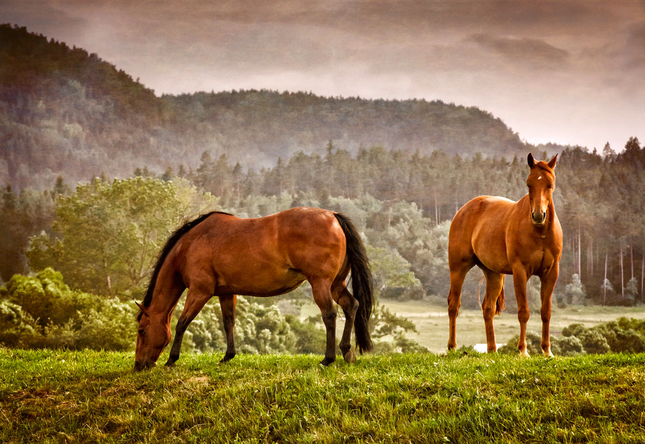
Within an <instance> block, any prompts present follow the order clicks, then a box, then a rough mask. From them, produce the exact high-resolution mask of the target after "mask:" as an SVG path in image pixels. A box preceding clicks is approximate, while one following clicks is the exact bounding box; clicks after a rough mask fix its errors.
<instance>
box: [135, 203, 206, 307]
mask: <svg viewBox="0 0 645 444" xmlns="http://www.w3.org/2000/svg"><path fill="white" fill-rule="evenodd" d="M213 213H219V211H213V212H211V213H208V214H202V215H201V216H199V217H198V218H197V219H195V220H192V221H190V222H187V223H185V224H184V225H183V226H181V227H180V228H178V229H177V231H175V232H174V233H173V234H172V235H171V236H170V237H169V238H168V240H167V241H166V245H164V247H163V249H162V250H161V253H160V254H159V259H157V263H156V264H155V269H154V271H153V272H152V277H151V278H150V283H149V284H148V290H147V291H146V296H145V297H144V298H143V306H144V307H149V306H150V303H151V302H152V295H153V294H154V291H155V285H156V283H157V278H158V277H159V272H160V271H161V267H162V265H163V263H164V262H165V261H166V258H167V257H168V254H169V253H170V251H171V250H172V248H173V247H174V246H175V245H176V244H177V242H178V241H179V239H181V237H182V236H183V235H184V234H186V233H188V232H189V231H190V230H191V229H192V228H193V227H195V226H196V225H197V224H199V223H201V222H203V221H204V220H205V219H206V218H207V217H209V216H210V215H211V214H213Z"/></svg>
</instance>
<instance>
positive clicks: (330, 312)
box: [309, 279, 336, 365]
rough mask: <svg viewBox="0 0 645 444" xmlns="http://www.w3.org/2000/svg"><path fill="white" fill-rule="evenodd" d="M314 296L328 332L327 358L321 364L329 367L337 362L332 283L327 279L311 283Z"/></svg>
mask: <svg viewBox="0 0 645 444" xmlns="http://www.w3.org/2000/svg"><path fill="white" fill-rule="evenodd" d="M309 283H310V284H311V290H312V292H313V294H314V302H316V305H318V308H320V312H321V313H322V319H323V323H324V324H325V329H326V330H327V348H326V349H325V358H324V359H323V360H322V361H321V362H320V363H321V364H322V365H329V364H331V363H332V362H334V361H335V360H336V309H335V308H334V300H333V299H332V296H331V282H330V281H329V280H327V279H318V280H313V282H312V281H309Z"/></svg>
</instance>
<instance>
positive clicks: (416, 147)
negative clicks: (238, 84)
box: [0, 24, 556, 190]
mask: <svg viewBox="0 0 645 444" xmlns="http://www.w3.org/2000/svg"><path fill="white" fill-rule="evenodd" d="M0 140H1V144H2V145H1V150H0V183H11V184H12V185H13V187H14V188H17V189H23V188H27V187H32V188H36V189H40V190H43V189H46V188H49V187H51V184H52V183H53V182H54V180H55V179H56V177H57V176H58V175H62V176H64V177H65V178H67V179H68V180H69V181H70V182H74V183H75V182H77V181H87V180H89V179H90V178H91V177H93V176H96V175H100V174H101V173H105V175H106V176H107V177H127V176H128V175H130V174H131V172H132V168H131V166H132V165H146V166H147V167H148V168H150V169H151V170H152V171H156V172H158V173H161V172H163V171H164V170H165V169H166V168H167V167H168V166H172V165H177V164H179V163H184V164H185V165H187V166H189V165H193V166H196V165H198V164H199V162H200V156H201V155H202V153H203V152H204V151H209V152H210V153H211V154H212V155H213V156H215V157H219V156H220V155H222V154H226V155H227V156H228V159H229V161H231V162H233V163H236V162H240V164H241V165H242V166H243V167H244V168H245V169H246V168H249V167H252V168H255V169H256V170H257V169H259V168H262V167H271V166H273V165H275V164H276V162H277V160H278V158H282V159H283V160H284V159H287V158H290V157H292V156H293V155H294V154H295V153H297V152H299V151H302V152H304V153H307V154H311V153H318V154H321V155H322V154H324V153H325V151H324V150H325V146H326V143H327V141H329V140H331V141H333V143H334V144H335V145H337V146H339V147H342V148H343V149H345V150H347V151H349V152H350V153H351V154H352V155H356V154H357V153H358V152H359V150H360V148H361V147H364V148H369V147H371V146H374V145H380V146H382V147H383V148H384V149H386V150H388V151H390V150H396V151H402V152H409V153H413V152H419V153H420V154H421V155H429V154H431V153H432V152H433V151H435V150H443V152H444V153H446V154H448V155H454V154H460V155H461V156H472V155H474V154H475V153H477V152H478V153H481V154H482V155H484V156H485V157H492V156H497V157H502V156H505V157H507V158H512V157H513V156H514V155H516V154H517V155H520V154H522V155H524V154H525V153H526V152H527V151H529V150H530V147H529V146H528V145H527V144H525V143H524V142H522V141H521V140H520V138H519V136H518V135H517V134H516V133H514V132H513V131H512V130H511V129H510V128H508V127H507V126H506V125H505V124H504V123H503V122H502V121H501V120H500V119H498V118H495V117H494V116H492V115H491V114H490V113H488V112H485V111H482V110H479V109H477V108H474V107H464V106H458V105H454V104H446V103H443V102H441V101H430V102H429V101H425V100H406V101H396V100H365V99H360V98H341V97H319V96H316V95H314V94H311V93H304V92H295V93H292V92H276V91H230V92H218V93H215V92H211V93H195V94H190V95H181V96H167V95H166V96H163V97H157V96H156V95H155V94H154V92H153V91H152V90H150V89H148V88H146V87H145V86H144V85H142V84H141V83H140V82H138V81H137V80H134V79H132V78H131V77H130V76H129V75H128V74H127V73H125V72H123V71H121V70H118V69H116V67H114V66H113V65H111V64H110V63H108V62H105V61H103V60H101V59H100V58H99V56H98V55H97V54H88V53H87V51H85V50H83V49H81V48H76V47H73V48H70V47H68V46H67V45H66V44H65V43H63V42H57V41H54V40H53V39H50V40H48V39H47V38H46V37H45V36H42V35H35V34H33V33H30V32H28V31H27V29H26V28H20V27H12V26H11V25H9V24H5V25H0ZM552 148H556V147H550V148H549V149H551V150H552V151H553V149H552Z"/></svg>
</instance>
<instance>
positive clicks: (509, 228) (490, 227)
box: [448, 154, 562, 356]
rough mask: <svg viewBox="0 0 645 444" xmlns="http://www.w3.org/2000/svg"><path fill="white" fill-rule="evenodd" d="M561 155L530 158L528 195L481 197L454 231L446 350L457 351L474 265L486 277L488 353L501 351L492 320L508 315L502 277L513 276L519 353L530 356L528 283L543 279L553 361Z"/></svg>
mask: <svg viewBox="0 0 645 444" xmlns="http://www.w3.org/2000/svg"><path fill="white" fill-rule="evenodd" d="M557 158H558V156H557V154H556V155H555V157H554V158H553V159H551V161H550V162H549V163H546V162H543V161H536V160H535V159H533V155H532V154H529V155H528V164H529V167H531V172H530V173H529V177H528V179H527V180H526V185H527V186H528V188H529V193H528V194H527V195H526V196H524V197H523V198H521V199H520V200H519V201H518V202H512V201H510V200H508V199H504V198H502V197H490V196H480V197H476V198H474V199H472V200H471V201H470V202H468V203H467V204H466V205H464V206H463V207H462V208H461V209H460V210H459V211H458V212H457V214H456V215H455V218H454V219H453V221H452V224H451V225H450V234H449V240H448V263H449V267H450V294H449V295H448V314H449V316H450V338H449V339H448V349H449V350H450V349H453V348H455V347H456V346H457V341H456V337H455V336H456V333H455V328H456V322H457V315H458V314H459V307H460V306H461V287H462V285H463V283H464V278H465V277H466V273H468V271H469V270H470V269H471V268H472V267H473V266H475V265H477V266H478V267H479V268H481V269H482V271H483V272H484V276H485V277H486V296H485V297H484V302H483V304H482V310H483V312H484V322H485V323H486V343H487V345H488V351H489V352H495V351H497V346H496V344H495V330H494V329H493V316H494V315H495V314H500V312H501V311H502V310H503V309H504V275H505V274H512V275H513V284H514V286H515V297H516V298H517V307H518V313H517V317H518V319H519V321H520V340H519V343H518V348H519V350H520V353H521V354H522V355H524V356H528V353H527V352H526V323H527V321H528V319H529V307H528V302H527V299H526V282H527V280H528V278H529V277H531V276H533V275H535V276H539V278H540V280H541V283H542V285H541V289H540V295H541V299H542V309H541V310H540V314H541V315H542V344H541V345H542V351H543V352H544V354H545V355H546V356H552V354H551V343H550V341H549V322H550V320H551V296H552V294H553V288H554V287H555V283H556V281H557V280H558V270H559V262H560V256H561V255H562V228H561V227H560V221H558V216H557V215H556V214H555V206H554V205H553V189H554V187H555V172H554V169H555V163H556V160H557Z"/></svg>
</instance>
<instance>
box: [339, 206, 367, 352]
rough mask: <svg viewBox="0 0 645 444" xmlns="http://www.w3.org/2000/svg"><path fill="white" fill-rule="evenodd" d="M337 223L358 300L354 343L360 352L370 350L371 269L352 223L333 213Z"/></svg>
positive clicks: (353, 288) (353, 291)
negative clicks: (342, 238)
mask: <svg viewBox="0 0 645 444" xmlns="http://www.w3.org/2000/svg"><path fill="white" fill-rule="evenodd" d="M334 215H335V216H336V219H337V220H338V223H339V224H340V226H341V228H342V229H343V233H345V239H346V243H347V259H348V261H349V265H350V267H351V269H352V293H353V294H354V297H355V298H356V299H357V300H358V302H359V306H358V311H357V312H356V319H355V320H354V332H355V333H356V345H357V347H358V349H359V350H360V352H361V353H363V352H366V351H371V350H372V349H373V348H374V347H373V345H372V339H371V338H370V325H369V323H370V316H372V306H373V304H374V301H373V298H372V288H373V281H372V271H371V270H370V263H369V260H368V259H367V253H366V252H365V246H364V245H363V241H362V240H361V236H360V234H358V231H357V230H356V227H354V224H353V223H352V221H351V220H349V219H348V218H347V217H346V216H344V215H342V214H340V213H334Z"/></svg>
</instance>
